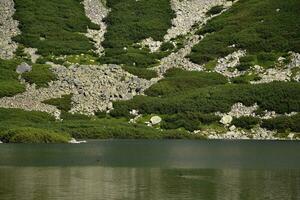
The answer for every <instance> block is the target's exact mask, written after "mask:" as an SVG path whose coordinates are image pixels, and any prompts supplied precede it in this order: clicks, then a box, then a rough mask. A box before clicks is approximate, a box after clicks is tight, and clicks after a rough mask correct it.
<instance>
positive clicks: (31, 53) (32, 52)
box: [24, 48, 40, 63]
mask: <svg viewBox="0 0 300 200" xmlns="http://www.w3.org/2000/svg"><path fill="white" fill-rule="evenodd" d="M37 51H38V49H36V48H24V53H26V54H27V55H28V56H29V57H30V59H31V62H33V63H35V62H36V61H37V59H38V58H39V57H40V55H38V54H37V53H36V52H37Z"/></svg>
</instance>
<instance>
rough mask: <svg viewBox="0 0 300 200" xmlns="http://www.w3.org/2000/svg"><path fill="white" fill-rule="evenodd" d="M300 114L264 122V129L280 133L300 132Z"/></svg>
mask: <svg viewBox="0 0 300 200" xmlns="http://www.w3.org/2000/svg"><path fill="white" fill-rule="evenodd" d="M299 122H300V114H297V115H294V116H280V117H276V118H273V119H266V120H263V123H262V127H264V128H267V129H269V130H277V131H279V132H286V131H293V132H300V123H299Z"/></svg>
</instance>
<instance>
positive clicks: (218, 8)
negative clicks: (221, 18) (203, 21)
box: [206, 5, 224, 16]
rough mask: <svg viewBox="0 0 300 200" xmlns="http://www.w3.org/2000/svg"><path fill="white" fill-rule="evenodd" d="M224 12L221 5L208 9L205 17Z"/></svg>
mask: <svg viewBox="0 0 300 200" xmlns="http://www.w3.org/2000/svg"><path fill="white" fill-rule="evenodd" d="M223 10H224V7H223V6H222V5H219V6H214V7H212V8H211V9H209V11H207V13H206V15H208V16H209V15H216V14H219V13H220V12H222V11H223Z"/></svg>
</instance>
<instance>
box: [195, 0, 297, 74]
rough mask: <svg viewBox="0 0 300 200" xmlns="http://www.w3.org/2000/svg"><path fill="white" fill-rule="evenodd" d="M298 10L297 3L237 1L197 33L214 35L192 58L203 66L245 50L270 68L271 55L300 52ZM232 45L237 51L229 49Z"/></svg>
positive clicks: (196, 49)
mask: <svg viewBox="0 0 300 200" xmlns="http://www.w3.org/2000/svg"><path fill="white" fill-rule="evenodd" d="M299 7H300V2H299V1H298V0H286V1H281V0H241V1H238V2H237V3H235V4H234V5H233V6H232V7H231V8H230V9H229V10H228V11H226V12H225V13H223V14H222V15H220V16H218V17H216V18H214V19H212V20H210V21H209V22H208V23H207V24H206V25H205V26H204V27H203V28H202V29H201V30H199V31H198V34H205V33H212V34H210V35H207V36H206V37H205V38H204V39H203V40H202V41H201V42H200V43H199V44H197V45H196V46H194V47H193V49H192V53H191V54H190V56H189V57H190V59H191V60H192V61H193V62H195V63H198V64H204V63H206V62H209V61H211V60H214V59H216V58H218V57H223V56H225V55H227V54H229V53H231V52H233V51H234V50H236V49H246V50H247V51H248V52H249V53H250V54H252V55H257V56H258V60H261V61H268V63H267V65H270V63H269V61H273V60H274V57H273V56H272V54H273V53H272V52H279V53H285V52H288V51H295V52H299V49H300V34H299V32H300V26H299V24H300V17H299V10H298V8H299ZM278 8H279V9H280V11H279V12H277V11H276V10H277V9H278ZM233 44H235V45H236V48H232V47H228V46H230V45H233ZM273 55H274V54H273ZM242 69H245V66H244V67H243V68H242Z"/></svg>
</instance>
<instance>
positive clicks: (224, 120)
mask: <svg viewBox="0 0 300 200" xmlns="http://www.w3.org/2000/svg"><path fill="white" fill-rule="evenodd" d="M232 120H233V118H232V116H230V115H225V116H223V117H222V119H221V120H220V122H221V123H222V124H224V125H228V124H230V123H231V122H232Z"/></svg>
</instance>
